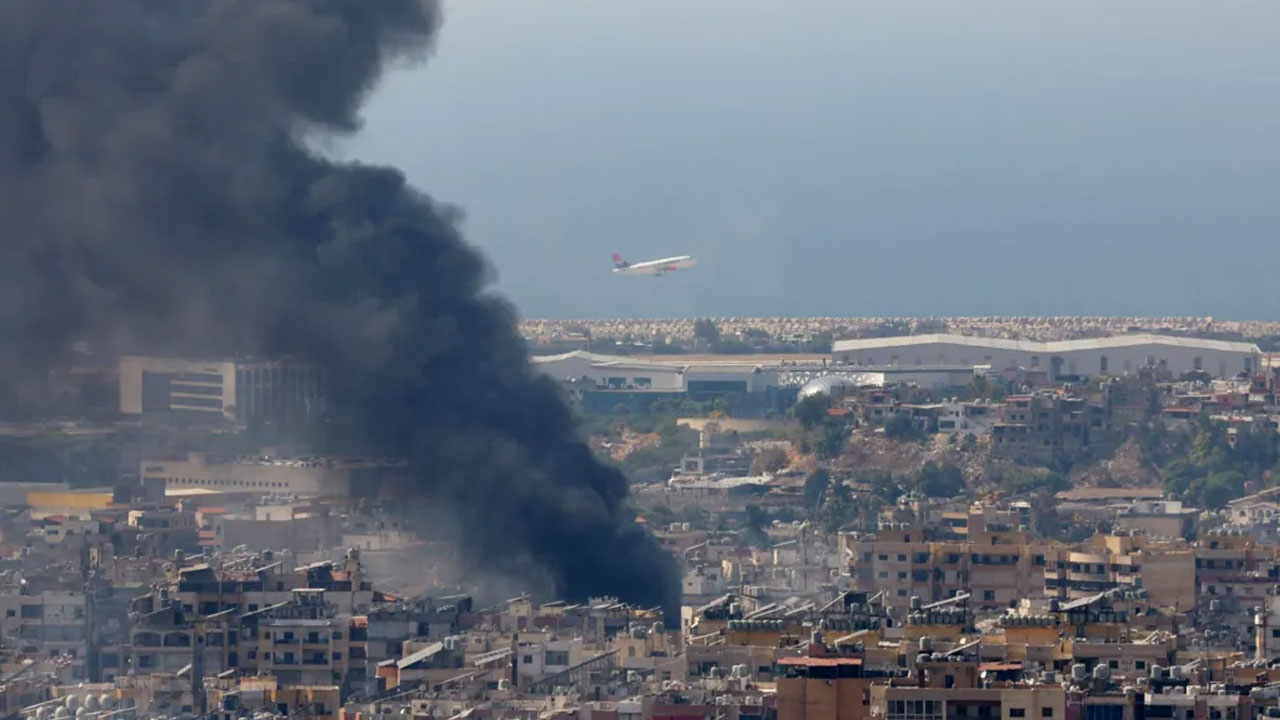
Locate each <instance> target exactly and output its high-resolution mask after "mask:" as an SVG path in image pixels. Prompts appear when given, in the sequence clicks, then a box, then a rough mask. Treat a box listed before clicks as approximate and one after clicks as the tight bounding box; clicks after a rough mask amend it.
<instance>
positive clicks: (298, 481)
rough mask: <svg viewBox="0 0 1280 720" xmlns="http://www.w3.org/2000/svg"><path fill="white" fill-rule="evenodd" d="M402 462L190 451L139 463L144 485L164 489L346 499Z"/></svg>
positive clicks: (365, 489)
mask: <svg viewBox="0 0 1280 720" xmlns="http://www.w3.org/2000/svg"><path fill="white" fill-rule="evenodd" d="M399 467H402V464H400V463H397V462H391V461H383V460H378V459H371V458H350V459H348V458H324V457H304V458H280V457H268V456H263V457H249V458H234V459H226V460H224V459H218V458H212V457H209V456H206V455H205V454H203V453H189V454H188V455H187V457H185V458H181V459H172V458H150V459H144V460H143V461H142V463H141V468H140V470H141V472H140V473H139V475H140V477H142V480H143V483H144V484H149V483H158V484H161V485H163V486H164V487H165V488H166V489H167V490H175V489H177V490H188V489H193V488H199V489H208V490H217V491H220V492H243V493H258V494H277V495H303V496H311V497H315V496H328V497H348V496H352V495H362V494H364V493H366V492H369V493H372V492H375V491H376V490H377V488H378V487H379V486H380V485H381V484H382V483H383V481H385V480H387V479H388V478H390V477H391V476H392V475H394V474H395V470H396V468H399Z"/></svg>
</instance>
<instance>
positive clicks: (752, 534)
mask: <svg viewBox="0 0 1280 720" xmlns="http://www.w3.org/2000/svg"><path fill="white" fill-rule="evenodd" d="M768 522H769V516H768V515H766V514H765V512H764V510H762V509H761V508H760V506H759V505H751V504H748V505H747V507H746V522H745V525H744V527H743V540H744V541H746V543H747V544H748V545H754V546H755V547H761V548H762V547H765V546H767V545H768V544H769V535H768V533H766V532H765V529H764V528H765V525H766V524H767V523H768Z"/></svg>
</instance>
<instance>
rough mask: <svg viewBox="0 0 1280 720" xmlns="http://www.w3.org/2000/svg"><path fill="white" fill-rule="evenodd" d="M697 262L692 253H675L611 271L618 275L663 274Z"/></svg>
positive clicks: (685, 268) (685, 267)
mask: <svg viewBox="0 0 1280 720" xmlns="http://www.w3.org/2000/svg"><path fill="white" fill-rule="evenodd" d="M697 263H698V261H697V260H695V259H694V257H693V256H692V255H677V256H676V257H669V258H663V259H661V260H649V261H648V262H639V263H632V264H630V265H627V266H625V267H617V268H614V270H613V271H614V272H615V273H617V274H619V275H663V274H664V273H669V272H675V271H676V270H688V269H689V268H691V267H693V266H694V265H696V264H697Z"/></svg>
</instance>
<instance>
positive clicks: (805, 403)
mask: <svg viewBox="0 0 1280 720" xmlns="http://www.w3.org/2000/svg"><path fill="white" fill-rule="evenodd" d="M830 409H831V398H829V397H827V396H826V395H822V394H819V395H808V396H806V397H802V398H800V400H798V401H797V402H796V404H795V405H793V406H792V407H791V414H792V415H794V416H795V418H796V420H799V421H800V427H802V428H804V429H805V431H808V430H810V429H811V428H813V426H814V425H817V424H818V423H820V422H822V421H823V420H826V419H827V410H830Z"/></svg>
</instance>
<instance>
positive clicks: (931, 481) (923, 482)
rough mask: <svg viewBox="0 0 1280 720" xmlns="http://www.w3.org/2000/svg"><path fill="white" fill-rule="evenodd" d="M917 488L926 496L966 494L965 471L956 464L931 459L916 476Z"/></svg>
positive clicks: (939, 496) (945, 496)
mask: <svg viewBox="0 0 1280 720" xmlns="http://www.w3.org/2000/svg"><path fill="white" fill-rule="evenodd" d="M916 490H918V491H919V492H921V493H923V494H924V495H925V496H926V497H932V498H950V497H955V496H957V495H962V494H964V473H963V472H962V471H961V470H960V468H958V467H956V466H955V465H950V464H947V465H938V464H937V463H935V462H933V461H932V460H930V461H929V462H926V463H925V464H924V467H923V468H921V469H920V474H919V475H918V476H917V477H916Z"/></svg>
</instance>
